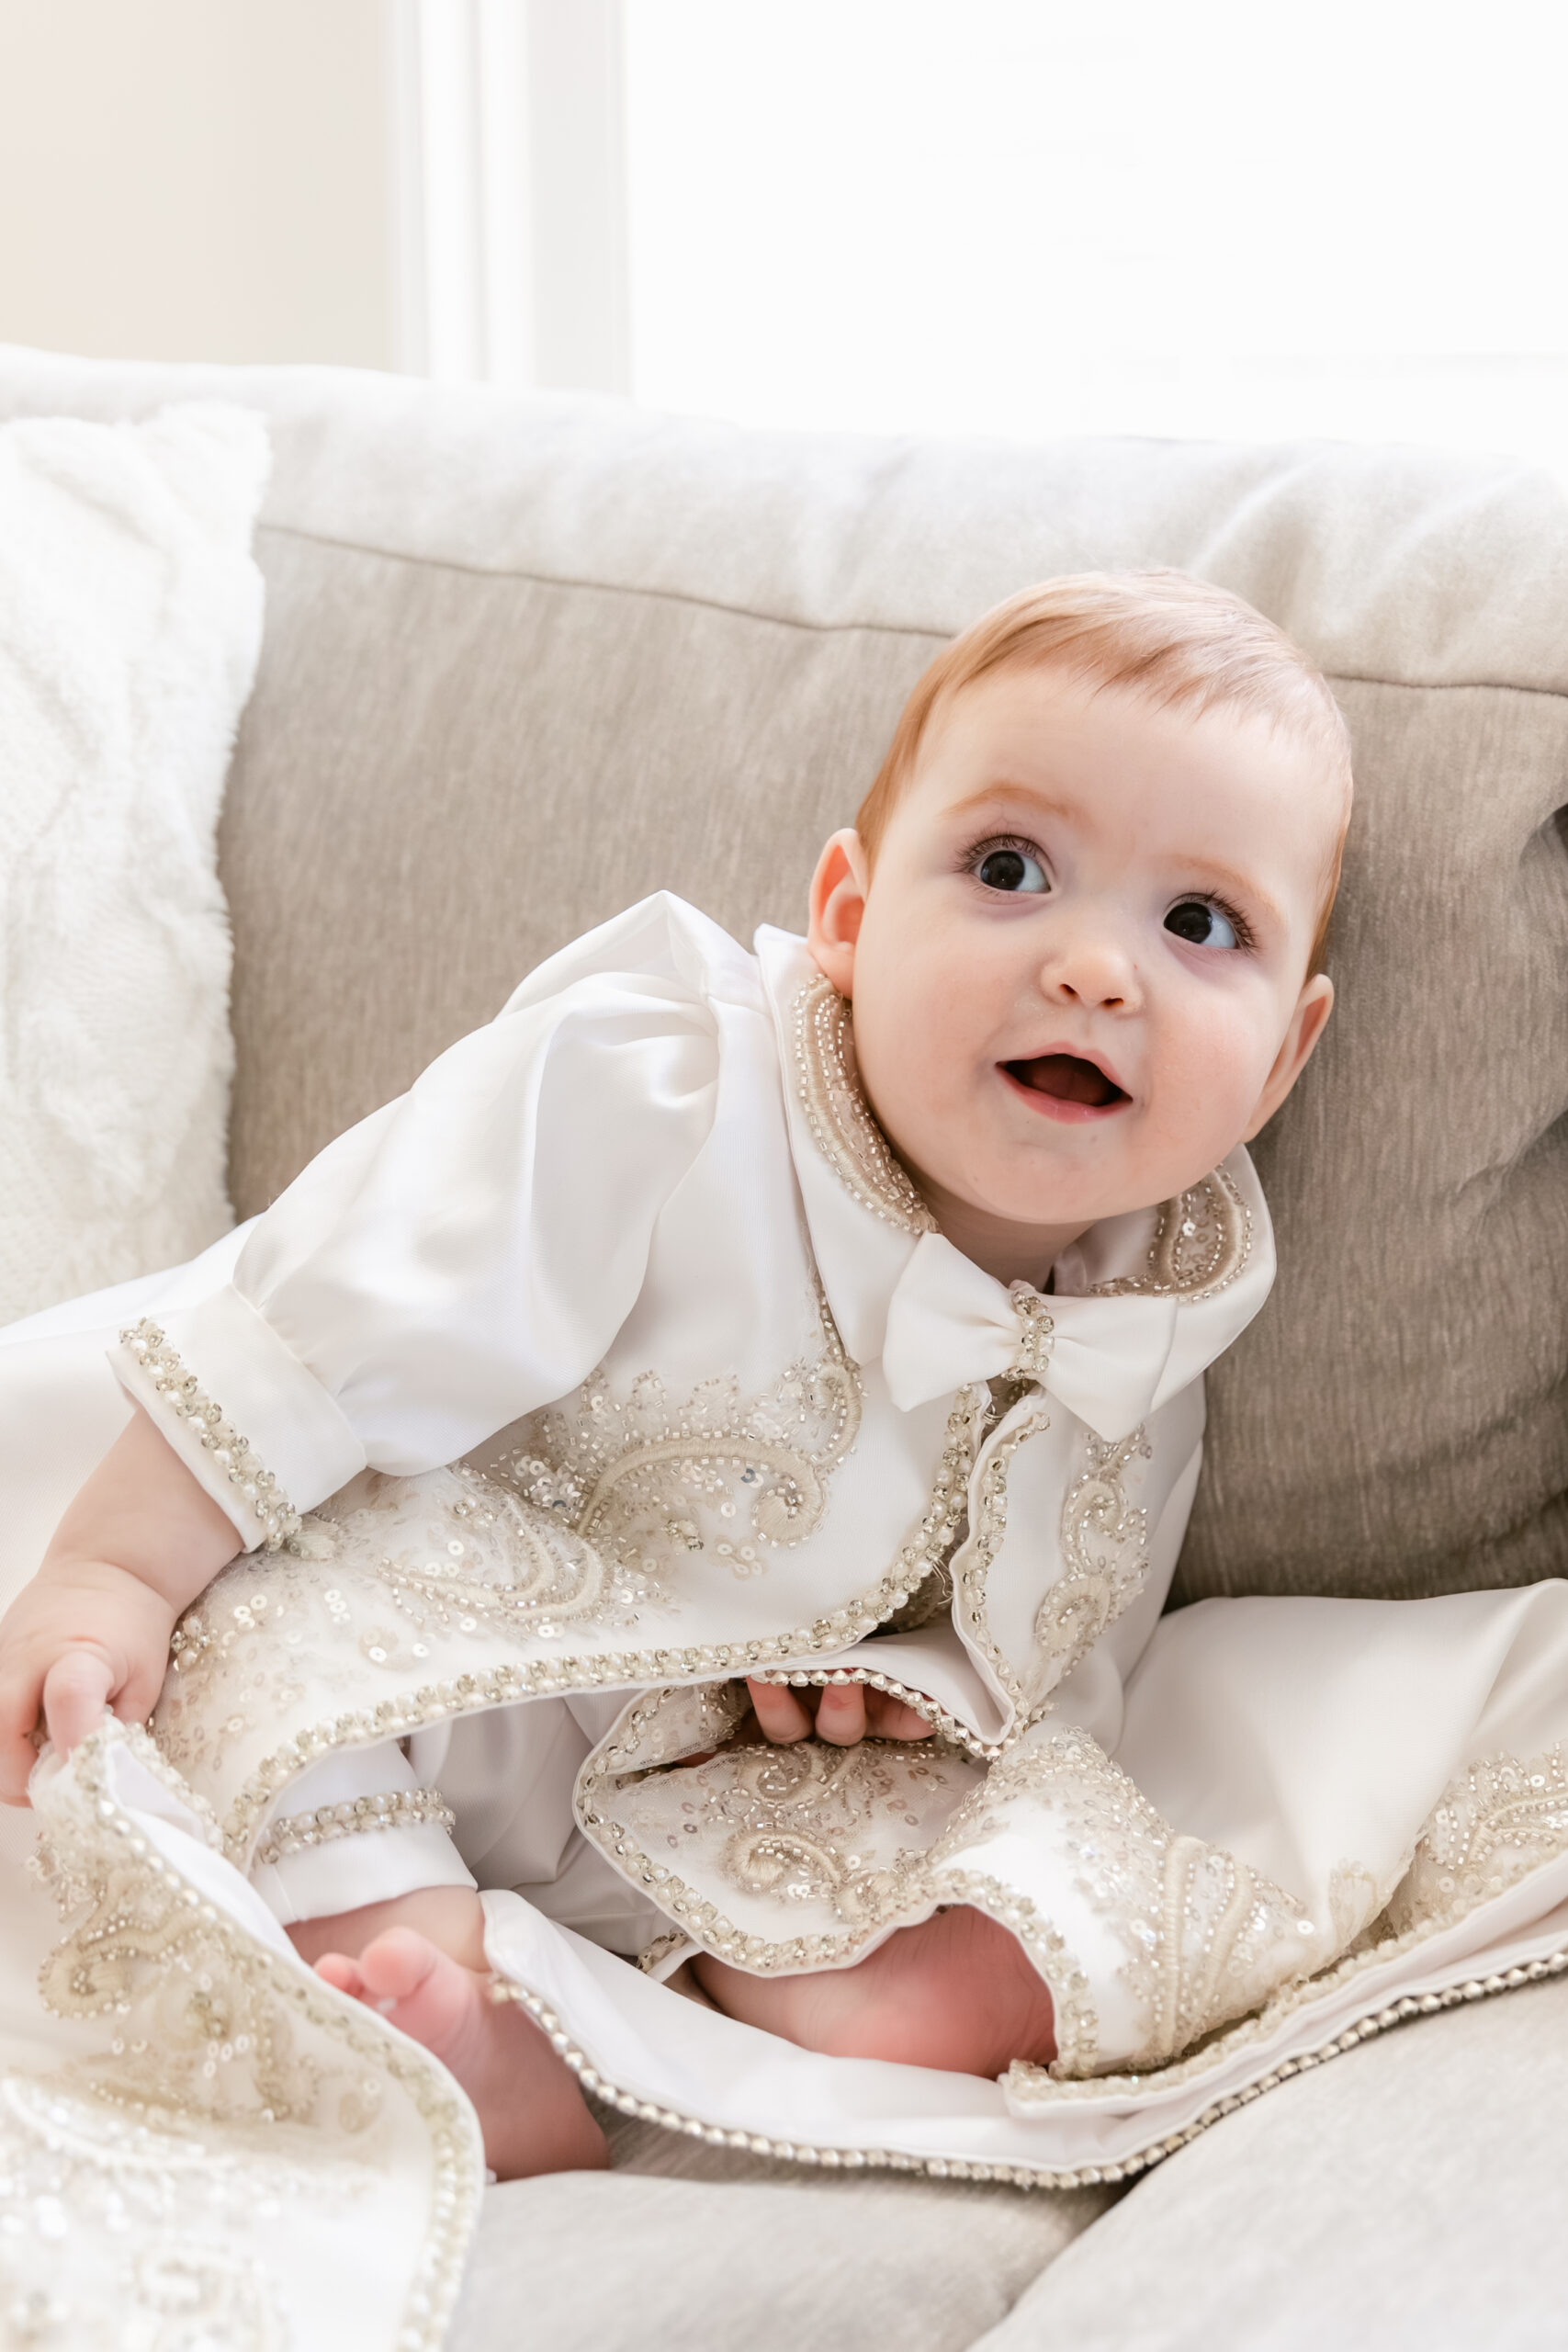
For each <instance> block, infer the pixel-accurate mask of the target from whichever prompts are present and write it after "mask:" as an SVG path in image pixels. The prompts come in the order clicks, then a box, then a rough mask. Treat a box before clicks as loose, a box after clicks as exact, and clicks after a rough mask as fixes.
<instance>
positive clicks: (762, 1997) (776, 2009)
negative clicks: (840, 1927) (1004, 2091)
mask: <svg viewBox="0 0 1568 2352" xmlns="http://www.w3.org/2000/svg"><path fill="white" fill-rule="evenodd" d="M692 1969H693V1973H694V1975H695V1977H696V1979H697V1982H698V1984H699V1985H701V1986H702V1988H703V1990H704V1992H705V1993H706V1995H707V1996H708V1998H709V1999H710V2000H711V2001H712V2002H713V2004H714V2006H715V2007H716V2008H720V2009H722V2010H724V2012H725V2014H726V2015H727V2016H728V2017H732V2018H740V2019H741V2020H742V2022H743V2023H745V2024H747V2025H757V2026H761V2027H762V2028H763V2029H764V2030H765V2031H766V2032H768V2033H776V2034H779V2035H781V2036H782V2038H783V2039H784V2041H794V2042H798V2043H799V2045H800V2047H801V2048H802V2049H803V2050H820V2051H823V2052H826V2053H827V2054H828V2055H829V2057H834V2058H889V2059H895V2060H897V2061H898V2062H899V2063H900V2064H903V2065H906V2066H941V2067H943V2068H945V2069H946V2070H947V2071H948V2072H950V2073H952V2074H959V2075H987V2076H995V2075H1000V2074H1003V2073H1005V2072H1006V2070H1007V2068H1008V2067H1009V2066H1010V2064H1011V2063H1012V2061H1013V2060H1014V2059H1015V2058H1028V2059H1032V2060H1033V2061H1034V2062H1035V2064H1038V2065H1045V2064H1049V2062H1050V2061H1051V2060H1052V2059H1053V2058H1055V2055H1056V2036H1055V2016H1054V2013H1053V2010H1052V2007H1051V1996H1050V1993H1049V1991H1048V1990H1047V1988H1046V1985H1045V1983H1044V1980H1043V1977H1042V1976H1041V1975H1040V1973H1039V1972H1038V1971H1037V1970H1036V1969H1035V1968H1034V1967H1032V1965H1031V1963H1030V1962H1029V1960H1028V1958H1027V1957H1026V1956H1025V1953H1024V1951H1023V1948H1022V1946H1021V1944H1020V1943H1019V1941H1018V1939H1017V1938H1016V1937H1015V1936H1011V1935H1010V1934H1009V1933H1008V1930H1007V1929H1006V1928H999V1927H998V1925H997V1923H996V1921H995V1920H994V1919H988V1918H987V1917H986V1915H985V1913H984V1912H981V1911H974V1910H971V1909H970V1908H969V1907H968V1905H955V1906H954V1907H953V1909H951V1910H946V1911H938V1912H937V1913H936V1914H935V1915H934V1916H933V1917H931V1918H930V1919H923V1920H922V1921H921V1922H920V1924H919V1927H915V1928H898V1929H897V1931H896V1932H895V1933H894V1934H893V1935H891V1936H889V1937H888V1939H887V1941H886V1943H885V1944H879V1945H878V1947H877V1949H876V1950H875V1951H874V1952H871V1953H868V1955H867V1956H866V1958H865V1959H864V1960H863V1961H861V1962H858V1963H857V1964H856V1965H855V1966H854V1967H853V1968H829V1969H822V1970H820V1971H818V1973H816V1974H813V1975H809V1976H748V1975H746V1974H744V1973H742V1971H741V1970H739V1968H731V1967H729V1966H728V1963H727V1962H724V1961H722V1960H715V1959H714V1958H713V1956H712V1954H711V1953H709V1952H702V1953H699V1954H698V1956H697V1957H696V1959H695V1960H694V1962H692Z"/></svg>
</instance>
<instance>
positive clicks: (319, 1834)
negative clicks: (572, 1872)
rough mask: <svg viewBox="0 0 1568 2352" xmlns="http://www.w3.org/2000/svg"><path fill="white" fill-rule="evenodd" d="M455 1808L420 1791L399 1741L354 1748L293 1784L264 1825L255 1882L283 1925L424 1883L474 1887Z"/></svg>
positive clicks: (386, 1898)
mask: <svg viewBox="0 0 1568 2352" xmlns="http://www.w3.org/2000/svg"><path fill="white" fill-rule="evenodd" d="M451 1826H452V1812H451V1808H450V1807H449V1806H448V1805H447V1804H446V1800H445V1799H444V1797H443V1796H442V1793H441V1791H440V1790H439V1789H438V1788H435V1787H434V1786H424V1787H422V1786H421V1784H420V1780H419V1775H418V1774H417V1773H416V1772H415V1770H414V1769H413V1767H412V1764H411V1763H410V1762H409V1760H408V1758H407V1757H406V1756H405V1755H404V1754H403V1752H402V1749H401V1748H400V1747H399V1746H398V1744H397V1742H396V1741H395V1740H389V1741H387V1742H386V1743H384V1744H383V1745H382V1746H380V1747H361V1748H349V1749H344V1750H343V1751H341V1752H340V1753H339V1754H337V1755H334V1756H329V1757H327V1758H325V1759H324V1761H323V1762H321V1763H320V1764H314V1765H312V1766H311V1768H310V1770H309V1771H308V1772H302V1773H301V1774H300V1775H299V1779H298V1780H297V1781H294V1782H292V1783H291V1785H290V1786H289V1788H288V1790H287V1791H286V1792H285V1793H284V1794H283V1796H282V1797H281V1798H280V1799H279V1800H278V1802H277V1804H276V1805H274V1807H273V1808H272V1810H271V1812H270V1813H269V1814H268V1815H267V1816H266V1819H265V1822H264V1823H263V1825H262V1830H261V1836H260V1838H259V1839H258V1841H257V1845H256V1859H255V1860H254V1862H253V1863H252V1865H251V1884H252V1885H253V1886H254V1888H255V1890H256V1893H257V1894H259V1895H260V1896H261V1898H262V1901H263V1902H264V1903H265V1905H267V1908H268V1909H269V1910H270V1911H271V1912H272V1914H273V1917H275V1918H276V1919H281V1920H282V1922H283V1924H284V1926H285V1927H289V1926H291V1925H292V1924H293V1923H294V1922H295V1921H296V1920H299V1919H330V1918H334V1917H336V1916H337V1914H338V1913H339V1912H340V1911H357V1910H359V1909H360V1908H361V1907H362V1905H365V1904H367V1903H388V1902H390V1901H391V1899H392V1898H393V1896H394V1895H399V1894H412V1893H413V1892H414V1890H415V1889H416V1888H417V1887H422V1886H473V1885H474V1884H475V1883H476V1881H475V1879H474V1876H473V1873H472V1871H469V1869H468V1866H467V1864H466V1863H465V1862H464V1860H463V1858H462V1856H461V1855H460V1854H459V1853H458V1851H457V1847H456V1846H455V1845H454V1844H453V1842H452V1839H451V1838H450V1836H449V1835H448V1832H449V1830H450V1829H451Z"/></svg>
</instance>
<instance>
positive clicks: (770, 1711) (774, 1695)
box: [746, 1676, 811, 1743]
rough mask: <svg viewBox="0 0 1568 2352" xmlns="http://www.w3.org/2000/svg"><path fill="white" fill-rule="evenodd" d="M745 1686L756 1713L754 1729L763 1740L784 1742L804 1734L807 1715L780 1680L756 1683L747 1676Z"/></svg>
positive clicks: (806, 1729)
mask: <svg viewBox="0 0 1568 2352" xmlns="http://www.w3.org/2000/svg"><path fill="white" fill-rule="evenodd" d="M746 1688H747V1690H748V1691H750V1694H751V1704H752V1706H753V1707H754V1708H755V1709H756V1712H757V1728H758V1730H759V1731H760V1732H761V1735H762V1737H763V1738H764V1739H772V1740H778V1741H780V1742H784V1743H787V1742H789V1741H791V1740H796V1739H804V1738H805V1737H806V1735H807V1732H808V1731H809V1730H810V1729H811V1717H810V1715H809V1714H808V1713H807V1711H806V1709H805V1708H804V1707H803V1706H802V1705H801V1703H800V1701H799V1700H798V1699H797V1698H796V1697H795V1692H794V1691H788V1690H786V1689H785V1688H784V1684H783V1683H782V1682H758V1681H755V1680H753V1679H751V1678H750V1676H748V1678H747V1682H746Z"/></svg>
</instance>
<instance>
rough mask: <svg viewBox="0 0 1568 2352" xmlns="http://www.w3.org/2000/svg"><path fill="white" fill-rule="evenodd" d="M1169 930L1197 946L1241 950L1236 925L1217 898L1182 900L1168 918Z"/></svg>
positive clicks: (1179, 900)
mask: <svg viewBox="0 0 1568 2352" xmlns="http://www.w3.org/2000/svg"><path fill="white" fill-rule="evenodd" d="M1165 927H1166V929H1167V931H1173V932H1174V933H1176V936H1177V937H1178V939H1185V940H1186V941H1187V942H1188V944H1189V945H1190V946H1193V947H1239V946H1240V944H1241V942H1240V941H1239V940H1238V939H1237V937H1236V935H1235V924H1234V923H1233V922H1232V921H1231V919H1230V917H1229V915H1227V914H1226V913H1224V910H1222V909H1221V908H1219V907H1217V906H1215V904H1214V902H1213V899H1178V901H1177V903H1176V905H1175V906H1174V907H1172V909H1171V910H1170V912H1169V913H1168V915H1167V917H1166V919H1165Z"/></svg>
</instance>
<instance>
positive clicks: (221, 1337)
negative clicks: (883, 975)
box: [113, 895, 753, 1546]
mask: <svg viewBox="0 0 1568 2352" xmlns="http://www.w3.org/2000/svg"><path fill="white" fill-rule="evenodd" d="M752 986H753V983H752V982H751V980H750V959H749V958H747V957H746V956H744V955H743V953H742V951H741V950H740V949H739V948H738V947H737V946H736V945H735V944H734V943H733V942H732V941H730V940H729V939H728V937H727V936H726V934H725V933H722V932H720V931H719V930H718V929H717V928H716V926H715V925H713V924H712V923H709V922H707V921H706V919H705V918H704V917H702V916H700V915H697V914H696V913H695V912H694V910H692V909H690V908H687V907H685V906H683V905H682V902H681V901H680V900H679V899H671V898H670V897H668V896H667V895H660V897H658V898H655V899H647V900H645V901H644V902H643V903H642V904H641V905H640V906H638V907H634V908H633V909H632V910H630V911H629V912H628V913H627V914H625V915H622V916H620V917H618V918H617V919H616V920H615V922H611V923H607V924H605V925H604V926H603V928H602V929H601V930H599V931H597V932H593V933H590V934H589V935H588V936H587V937H586V938H585V939H582V940H580V941H578V942H577V943H576V944H575V945H574V946H572V947H570V948H567V949H565V950H563V951H562V953H561V954H560V955H559V956H554V957H552V958H551V959H550V961H549V962H548V963H547V964H545V965H542V966H541V967H539V969H538V970H537V971H536V973H534V974H533V975H532V977H531V978H529V979H528V980H527V981H526V982H525V984H524V986H523V987H522V988H521V989H518V991H517V993H516V994H515V995H514V996H513V999H512V1000H511V1001H510V1003H509V1004H508V1005H507V1006H506V1008H505V1009H504V1011H503V1012H502V1013H501V1014H500V1016H499V1017H498V1018H497V1019H496V1020H495V1021H493V1022H491V1023H490V1025H489V1026H488V1027H486V1028H483V1029H480V1030H478V1031H476V1032H475V1033H474V1035H471V1036H468V1037H465V1038H463V1039H462V1040H461V1041H460V1042H459V1043H458V1044H457V1045H456V1046H453V1047H452V1048H451V1049H450V1051H449V1052H447V1053H445V1054H443V1055H442V1056H441V1057H440V1058H439V1060H437V1061H435V1062H434V1063H432V1065H431V1066H430V1068H429V1069H427V1070H426V1071H425V1072H424V1073H423V1077H421V1078H420V1079H419V1080H416V1082H415V1083H414V1085H413V1086H412V1088H411V1089H410V1091H409V1092H408V1093H407V1094H405V1095H403V1096H402V1097H401V1098H400V1100H399V1101H397V1102H395V1103H389V1104H388V1105H387V1106H386V1107H385V1108H384V1109H383V1110H380V1111H378V1112H376V1113H375V1114H373V1116H371V1117H370V1118H368V1119H366V1120H364V1121H363V1122H362V1123H361V1124H360V1125H358V1126H356V1127H354V1128H352V1129H351V1130H350V1131H349V1132H348V1134H346V1135H344V1136H340V1137H339V1139H338V1141H337V1142H336V1143H333V1144H332V1145H330V1146H329V1147H328V1148H327V1149H326V1150H325V1151H323V1152H322V1153H321V1156H320V1157H319V1159H315V1160H313V1161H312V1162H311V1163H310V1167H308V1168H307V1169H306V1170H304V1172H303V1173H302V1174H301V1175H300V1176H299V1178H298V1179H297V1180H296V1181H295V1182H294V1183H292V1184H291V1185H290V1186H289V1187H288V1191H287V1192H286V1193H282V1194H281V1195H280V1196H279V1198H278V1199H277V1200H276V1202H275V1203H274V1204H273V1206H272V1207H271V1208H270V1209H268V1210H267V1211H266V1212H265V1215H264V1216H260V1217H258V1218H257V1219H256V1220H255V1222H254V1225H253V1226H252V1227H251V1228H250V1231H249V1233H248V1235H247V1237H246V1238H245V1241H244V1244H243V1248H242V1249H241V1250H240V1252H239V1255H238V1258H237V1259H236V1260H235V1261H234V1262H233V1266H232V1272H231V1277H230V1279H229V1280H228V1281H227V1282H226V1283H222V1284H221V1285H220V1286H217V1287H214V1288H213V1289H212V1290H211V1291H210V1292H209V1293H208V1294H207V1295H203V1296H200V1297H198V1298H197V1299H196V1300H195V1301H194V1302H192V1301H189V1300H188V1298H187V1299H186V1301H185V1302H184V1303H182V1304H181V1305H180V1306H178V1307H177V1309H174V1310H171V1311H170V1312H168V1313H167V1314H165V1315H163V1316H161V1317H157V1318H156V1319H149V1320H146V1321H143V1322H142V1323H141V1324H140V1325H138V1326H137V1327H136V1328H135V1329H133V1330H131V1331H129V1332H127V1333H126V1334H125V1335H124V1336H123V1338H122V1340H121V1341H120V1344H119V1347H118V1350H117V1351H115V1354H114V1358H113V1361H114V1363H115V1369H116V1371H117V1372H118V1374H119V1377H120V1378H121V1380H122V1381H123V1382H124V1384H125V1385H126V1387H127V1388H128V1389H129V1390H130V1393H131V1394H132V1395H133V1396H134V1397H137V1399H138V1400H139V1401H141V1403H143V1404H145V1405H146V1406H147V1407H148V1408H149V1410H150V1411H151V1412H152V1414H153V1415H154V1418H155V1419H157V1421H158V1424H159V1427H160V1428H161V1429H162V1430H164V1434H165V1435H166V1436H167V1437H168V1438H169V1439H170V1441H171V1442H172V1443H174V1444H175V1446H176V1448H177V1449H178V1451H179V1452H180V1453H181V1454H182V1456H183V1458H184V1459H185V1461H186V1463H187V1464H188V1465H189V1466H190V1468H191V1469H192V1470H193V1471H194V1472H195V1474H196V1476H197V1477H198V1478H199V1479H200V1480H201V1482H202V1484H203V1485H204V1486H205V1487H206V1488H207V1490H208V1491H209V1493H210V1494H211V1495H213V1496H214V1497H215V1498H216V1499H217V1500H218V1501H219V1502H220V1504H221V1505H222V1507H223V1508H224V1509H225V1510H227V1511H228V1513H229V1515H230V1517H231V1519H232V1520H233V1521H234V1523H235V1526H236V1528H237V1529H238V1530H239V1532H240V1534H241V1536H242V1537H243V1540H244V1542H245V1543H246V1544H248V1545H253V1546H254V1545H256V1544H264V1543H265V1544H274V1545H276V1543H277V1542H279V1541H280V1540H282V1538H283V1537H285V1536H287V1535H288V1533H289V1532H291V1531H292V1528H293V1526H294V1523H295V1515H296V1514H297V1513H299V1511H302V1510H310V1509H311V1508H313V1507H314V1505H316V1504H317V1503H319V1502H321V1501H322V1500H323V1499H324V1498H325V1497H327V1496H328V1495H330V1494H333V1493H335V1492H336V1490H337V1489H338V1488H339V1487H343V1486H344V1485H345V1484H346V1483H347V1481H348V1480H349V1479H350V1478H352V1477H353V1476H355V1474H356V1473H357V1472H358V1471H360V1470H361V1469H363V1468H364V1467H366V1465H367V1464H368V1465H369V1466H370V1467H372V1468H374V1469H377V1470H384V1471H389V1472H393V1473H396V1474H400V1475H403V1476H408V1475H412V1474H413V1473H416V1472H419V1471H423V1470H428V1469H432V1468H434V1466H435V1465H436V1464H440V1463H444V1462H450V1461H454V1460H456V1459H457V1457H458V1456H459V1455H460V1454H463V1453H467V1452H468V1451H469V1449H470V1448H471V1447H473V1446H475V1445H477V1444H479V1443H480V1442H481V1441H482V1440H484V1439H485V1438H487V1437H489V1436H491V1435H492V1434H493V1433H494V1432H495V1431H496V1430H501V1429H504V1428H505V1427H506V1426H507V1424H508V1423H509V1422H511V1421H513V1420H514V1419H517V1418H518V1417H519V1416H520V1415H521V1414H524V1413H526V1412H530V1411H532V1410H534V1409H535V1408H537V1407H538V1406H540V1405H543V1404H546V1403H548V1402H551V1401H553V1400H554V1399H556V1398H558V1397H564V1396H566V1395H568V1394H570V1391H571V1390H572V1389H573V1388H575V1387H576V1386H577V1385H578V1384H579V1383H580V1382H581V1380H583V1379H584V1378H585V1377H586V1376H587V1374H589V1373H590V1372H591V1371H592V1369H593V1367H594V1365H595V1364H596V1363H598V1362H599V1361H600V1360H601V1358H602V1357H603V1355H604V1352H605V1350H606V1348H607V1347H608V1345H609V1343H610V1341H611V1340H612V1339H613V1338H614V1336H615V1332H616V1331H617V1330H618V1329H620V1327H621V1325H622V1324H623V1323H624V1322H625V1320H626V1317H627V1315H628V1314H629V1313H630V1311H631V1308H632V1306H634V1304H635V1302H636V1300H637V1294H638V1291H639V1290H640V1288H641V1286H642V1283H643V1280H644V1275H645V1272H646V1267H647V1261H648V1254H649V1242H650V1238H651V1235H652V1231H653V1227H654V1225H655V1223H656V1221H657V1219H658V1216H659V1215H660V1209H661V1207H662V1205H663V1204H664V1202H665V1201H666V1200H667V1199H668V1198H669V1196H670V1194H671V1192H672V1190H673V1189H674V1187H675V1186H676V1185H677V1184H678V1183H679V1182H680V1180H681V1178H682V1175H683V1174H684V1172H685V1171H686V1170H687V1169H688V1168H689V1167H690V1165H691V1163H692V1161H693V1159H694V1157H695V1156H696V1154H697V1153H698V1152H699V1150H700V1149H701V1148H702V1144H703V1142H704V1139H705V1136H706V1135H707V1133H708V1130H709V1127H710V1125H712V1121H713V1116H714V1105H715V1099H716V1087H717V1076H718V1042H717V1041H718V1035H719V1030H720V1023H719V1021H718V1018H717V1016H716V1012H715V995H716V993H717V994H718V995H720V996H722V995H723V994H724V993H725V992H726V990H727V989H729V990H731V991H737V990H738V991H739V992H741V993H745V992H746V991H747V990H748V989H750V988H751V987H752Z"/></svg>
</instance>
